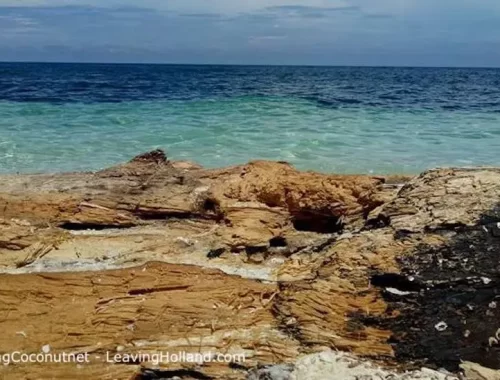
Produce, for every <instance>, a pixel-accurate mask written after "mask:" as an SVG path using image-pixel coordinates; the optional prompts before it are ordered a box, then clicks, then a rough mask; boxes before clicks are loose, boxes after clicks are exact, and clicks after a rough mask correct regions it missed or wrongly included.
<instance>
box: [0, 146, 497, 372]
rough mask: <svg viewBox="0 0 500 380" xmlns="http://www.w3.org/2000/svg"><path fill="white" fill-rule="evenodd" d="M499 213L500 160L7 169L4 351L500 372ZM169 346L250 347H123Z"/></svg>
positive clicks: (277, 366)
mask: <svg viewBox="0 0 500 380" xmlns="http://www.w3.org/2000/svg"><path fill="white" fill-rule="evenodd" d="M499 223H500V169H497V168H477V169H460V168H455V169H436V170H430V171H428V172H425V173H423V174H421V175H420V176H416V177H414V178H407V177H371V176H354V175H353V176H345V175H327V174H318V173H313V172H299V171H297V170H295V169H294V168H293V167H291V166H290V165H288V164H286V163H281V162H266V161H256V162H251V163H249V164H247V165H242V166H235V167H230V168H224V169H203V168H202V167H200V166H198V165H196V164H193V163H187V162H170V161H169V160H168V159H167V157H166V156H165V154H164V153H163V152H161V151H155V152H151V153H147V154H144V155H141V156H138V157H136V158H135V159H133V160H132V161H130V162H129V163H126V164H124V165H119V166H116V167H112V168H109V169H106V170H102V171H99V172H95V173H90V172H88V173H63V174H37V175H7V176H2V177H1V180H0V268H1V270H2V273H1V274H0V284H1V285H2V286H1V288H0V289H1V290H0V315H1V319H0V325H1V327H2V331H3V334H2V335H1V336H0V353H8V352H12V351H21V352H26V353H40V352H45V353H46V352H50V353H54V354H55V353H58V352H72V353H87V354H89V355H90V357H91V359H92V360H91V362H90V363H85V364H81V365H77V364H75V363H17V364H15V365H14V364H11V365H8V366H0V373H1V374H2V376H4V377H5V378H12V379H53V378H58V379H59V378H60V379H92V378H93V379H136V380H139V379H169V378H172V379H173V378H180V379H245V378H248V379H275V380H276V379H297V380H299V379H306V377H304V376H306V375H304V374H305V373H307V374H309V375H310V376H312V377H310V378H311V379H313V378H315V379H320V378H321V376H323V374H324V373H326V372H328V371H338V373H341V374H342V375H341V376H343V377H339V376H340V375H337V377H332V379H334V378H335V379H341V378H346V379H348V378H352V379H356V378H360V377H359V376H362V375H363V374H368V375H370V374H371V375H373V376H379V377H372V378H380V377H382V378H383V376H389V375H388V374H389V373H399V375H396V374H394V376H399V377H396V378H401V379H410V378H429V379H445V378H450V379H451V378H458V377H457V376H459V375H460V376H465V375H466V376H468V377H469V378H473V376H483V377H484V376H486V378H496V377H494V376H498V373H497V372H496V370H498V369H500V356H499V354H500V343H499V341H500V228H499ZM156 352H187V353H207V352H211V353H224V354H234V355H237V354H244V356H245V359H246V360H245V361H244V362H233V363H222V362H218V361H211V362H206V363H203V364H200V363H187V362H184V363H179V362H170V363H160V364H158V363H153V362H151V361H145V360H135V361H133V362H127V361H125V360H122V361H120V360H114V361H113V362H112V363H109V362H106V361H105V360H103V358H105V357H106V355H107V354H109V353H115V354H120V355H121V356H122V357H123V356H124V355H125V354H129V355H132V354H134V353H136V354H137V353H141V354H144V353H149V354H154V353H156ZM341 352H347V353H349V354H342V353H341ZM352 355H355V356H352ZM368 362H370V363H368ZM353 363H357V364H353ZM422 367H426V369H424V370H421V368H422ZM353 368H356V369H355V370H354V369H353ZM351 369H353V370H352V371H351ZM438 370H440V372H438ZM325 371H326V372H325ZM346 371H347V372H346ZM446 371H447V372H446ZM453 374H454V375H453ZM463 374H465V375H463ZM485 374H486V375H485ZM314 376H316V377H314ZM426 376H427V377H426ZM488 376H489V377H488ZM477 378H480V377H477Z"/></svg>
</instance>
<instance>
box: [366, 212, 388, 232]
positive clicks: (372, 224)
mask: <svg viewBox="0 0 500 380" xmlns="http://www.w3.org/2000/svg"><path fill="white" fill-rule="evenodd" d="M365 219H367V221H366V223H365V226H364V228H363V230H376V229H380V228H385V227H389V226H390V225H391V218H390V217H388V216H386V215H383V214H379V215H377V216H376V217H374V218H373V219H368V216H367V217H366V218H365Z"/></svg>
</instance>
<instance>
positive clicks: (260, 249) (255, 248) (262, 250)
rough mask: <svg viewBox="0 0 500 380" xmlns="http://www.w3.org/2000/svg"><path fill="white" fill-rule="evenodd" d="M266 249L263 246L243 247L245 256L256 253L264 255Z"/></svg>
mask: <svg viewBox="0 0 500 380" xmlns="http://www.w3.org/2000/svg"><path fill="white" fill-rule="evenodd" d="M266 252H267V247H266V246H264V245H256V246H247V247H245V253H246V254H247V256H252V255H256V254H258V253H266Z"/></svg>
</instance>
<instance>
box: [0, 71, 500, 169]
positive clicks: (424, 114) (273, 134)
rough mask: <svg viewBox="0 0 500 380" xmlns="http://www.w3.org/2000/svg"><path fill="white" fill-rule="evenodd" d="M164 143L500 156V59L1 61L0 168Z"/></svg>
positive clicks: (340, 164) (181, 153) (99, 156)
mask: <svg viewBox="0 0 500 380" xmlns="http://www.w3.org/2000/svg"><path fill="white" fill-rule="evenodd" d="M156 148H161V149H164V150H165V151H166V153H167V156H168V157H169V158H170V159H173V160H191V161H195V162H197V163H199V164H201V165H203V166H205V167H222V166H227V165H235V164H241V163H245V162H248V161H250V160H256V159H266V160H280V161H288V162H290V163H291V164H293V165H295V166H296V167H297V168H299V169H302V170H316V171H321V172H326V173H362V174H363V173H364V174H391V173H399V174H415V173H419V172H421V171H423V170H426V169H429V168H434V167H446V166H476V165H500V69H473V68H470V69H469V68H396V67H376V68H375V67H294V66H217V65H206V66H198V65H147V64H73V63H66V64H55V63H0V173H52V172H68V171H81V170H84V171H94V170H99V169H102V168H105V167H109V166H111V165H114V164H117V163H121V162H124V161H127V160H129V159H130V158H132V157H133V156H135V155H137V154H139V153H142V152H146V151H149V150H152V149H156Z"/></svg>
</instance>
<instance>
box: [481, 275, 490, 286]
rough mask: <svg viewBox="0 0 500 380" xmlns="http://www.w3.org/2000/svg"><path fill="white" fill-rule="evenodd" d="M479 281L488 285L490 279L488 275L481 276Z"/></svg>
mask: <svg viewBox="0 0 500 380" xmlns="http://www.w3.org/2000/svg"><path fill="white" fill-rule="evenodd" d="M481 281H483V284H484V285H488V284H489V283H490V282H491V281H492V280H491V278H488V277H481Z"/></svg>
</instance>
